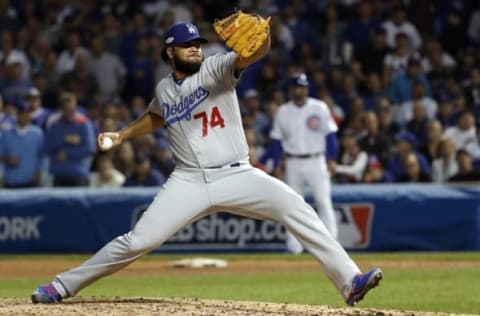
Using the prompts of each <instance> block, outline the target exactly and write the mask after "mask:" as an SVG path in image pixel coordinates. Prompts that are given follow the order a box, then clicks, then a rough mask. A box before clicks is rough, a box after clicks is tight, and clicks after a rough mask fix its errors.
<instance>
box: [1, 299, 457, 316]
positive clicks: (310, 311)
mask: <svg viewBox="0 0 480 316" xmlns="http://www.w3.org/2000/svg"><path fill="white" fill-rule="evenodd" d="M0 315H22V316H30V315H36V316H42V315H48V316H57V315H58V316H69V315H85V316H87V315H88V316H89V315H98V316H104V315H109V316H110V315H111V316H127V315H128V316H133V315H135V316H137V315H156V316H167V315H168V316H171V315H189V316H190V315H191V316H203V315H209V316H216V315H218V316H245V315H255V316H256V315H258V316H265V315H268V316H277V315H278V316H307V315H308V316H326V315H332V316H333V315H337V316H338V315H340V316H349V315H352V316H366V315H373V316H433V315H435V316H439V315H451V314H445V313H429V312H411V311H410V312H409V311H393V310H376V309H362V308H338V307H329V306H315V305H297V304H276V303H261V302H244V301H223V300H200V299H191V298H188V299H187V298H96V297H92V298H84V297H83V298H82V297H76V298H72V299H68V300H66V301H64V302H62V303H59V304H52V305H34V304H32V303H30V302H29V301H28V300H27V299H0ZM455 315H458V314H455Z"/></svg>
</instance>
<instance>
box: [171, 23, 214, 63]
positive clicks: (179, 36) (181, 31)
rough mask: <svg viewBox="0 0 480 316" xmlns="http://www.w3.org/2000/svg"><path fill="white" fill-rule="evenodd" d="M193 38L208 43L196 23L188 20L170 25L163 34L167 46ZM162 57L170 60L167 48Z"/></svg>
mask: <svg viewBox="0 0 480 316" xmlns="http://www.w3.org/2000/svg"><path fill="white" fill-rule="evenodd" d="M193 40H198V41H199V42H200V43H202V44H205V43H208V40H207V39H206V38H204V37H201V36H200V33H199V32H198V29H197V27H196V26H195V25H193V24H192V23H188V22H178V23H175V24H173V25H172V26H170V27H169V28H168V29H167V30H166V31H165V34H164V36H163V44H164V45H165V47H168V46H171V45H178V44H184V43H187V42H190V41H193ZM162 59H163V60H164V61H167V60H168V56H167V53H166V48H164V49H163V51H162Z"/></svg>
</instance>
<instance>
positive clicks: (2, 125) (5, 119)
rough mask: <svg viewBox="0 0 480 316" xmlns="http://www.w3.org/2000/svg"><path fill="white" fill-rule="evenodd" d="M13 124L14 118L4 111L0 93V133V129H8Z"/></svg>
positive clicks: (0, 130) (0, 132) (0, 131)
mask: <svg viewBox="0 0 480 316" xmlns="http://www.w3.org/2000/svg"><path fill="white" fill-rule="evenodd" d="M14 125H15V120H14V118H13V117H11V116H10V115H8V113H6V112H5V111H4V102H3V97H2V95H1V94H0V135H1V134H2V130H8V129H10V128H12V126H14Z"/></svg>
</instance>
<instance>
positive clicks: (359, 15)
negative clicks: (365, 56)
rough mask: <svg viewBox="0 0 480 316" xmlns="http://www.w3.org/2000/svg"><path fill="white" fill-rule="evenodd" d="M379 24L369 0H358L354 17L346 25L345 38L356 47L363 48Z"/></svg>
mask: <svg viewBox="0 0 480 316" xmlns="http://www.w3.org/2000/svg"><path fill="white" fill-rule="evenodd" d="M379 26H380V21H379V20H377V19H375V17H374V16H373V11H372V4H371V2H370V1H366V0H360V1H359V2H357V4H356V17H355V19H353V20H352V21H351V22H350V23H349V24H348V26H347V29H346V34H347V40H348V41H349V42H350V43H351V44H352V45H353V47H355V48H356V49H364V48H365V47H367V46H369V45H370V43H371V34H373V32H374V31H375V30H376V29H377V28H378V27H379Z"/></svg>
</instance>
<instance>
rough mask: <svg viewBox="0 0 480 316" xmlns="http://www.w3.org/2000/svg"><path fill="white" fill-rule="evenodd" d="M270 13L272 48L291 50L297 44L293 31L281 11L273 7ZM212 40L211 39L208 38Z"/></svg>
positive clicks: (283, 50) (284, 50)
mask: <svg viewBox="0 0 480 316" xmlns="http://www.w3.org/2000/svg"><path fill="white" fill-rule="evenodd" d="M268 14H269V15H270V16H271V17H272V18H271V20H270V34H271V37H272V44H271V49H278V50H280V51H282V52H290V51H291V50H292V49H293V47H294V44H295V40H294V38H293V35H292V32H291V31H290V28H288V27H287V26H286V25H285V23H284V22H283V20H282V17H281V16H280V12H279V10H278V9H277V8H275V7H273V8H272V9H270V10H269V12H268ZM208 40H209V41H210V39H208Z"/></svg>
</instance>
